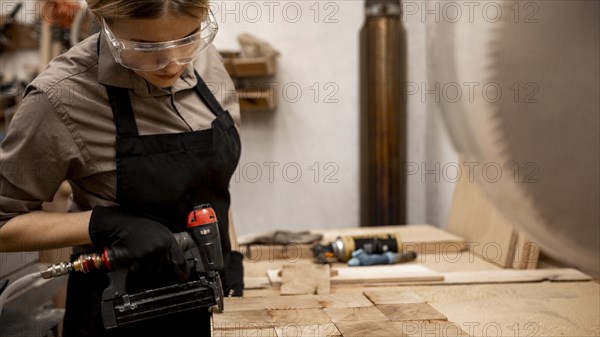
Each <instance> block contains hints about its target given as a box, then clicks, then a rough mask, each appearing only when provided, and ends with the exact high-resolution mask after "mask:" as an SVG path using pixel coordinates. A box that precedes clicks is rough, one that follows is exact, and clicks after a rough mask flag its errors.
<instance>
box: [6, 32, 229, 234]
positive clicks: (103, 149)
mask: <svg viewBox="0 0 600 337" xmlns="http://www.w3.org/2000/svg"><path fill="white" fill-rule="evenodd" d="M98 39H99V40H98ZM98 42H99V43H98ZM194 69H195V70H196V71H197V72H198V74H200V76H201V77H202V78H203V79H204V81H205V82H206V84H207V85H208V87H209V88H210V90H211V91H212V92H213V94H214V95H215V97H216V99H217V100H218V101H219V103H221V105H222V106H223V109H225V110H228V111H229V113H230V114H231V116H232V117H233V119H234V121H235V124H236V127H239V123H240V114H239V105H238V103H237V97H236V94H235V87H234V85H233V82H232V80H231V78H230V76H229V75H228V73H227V72H226V71H225V68H224V66H223V63H222V60H221V57H220V55H219V53H218V51H217V50H216V48H214V47H213V46H211V47H210V48H209V49H208V50H206V51H205V52H204V53H203V54H202V55H201V56H200V57H199V58H198V59H197V60H195V61H194V63H193V64H190V65H189V66H188V67H187V69H186V70H185V71H184V73H183V74H182V76H181V77H180V78H179V79H178V80H177V81H176V82H175V84H174V85H173V86H172V87H170V88H165V89H163V88H157V87H155V86H153V85H151V84H149V83H148V82H147V81H146V80H144V79H143V78H142V77H140V76H138V75H137V74H135V73H134V72H133V71H131V70H129V69H126V68H124V67H122V66H121V65H119V64H118V63H116V62H115V61H114V59H113V57H112V55H111V53H110V50H109V49H108V45H107V44H106V41H105V39H104V38H103V36H100V37H99V36H98V35H97V34H96V35H93V36H91V37H89V38H87V39H86V40H84V41H82V42H81V43H79V44H78V45H76V46H74V47H73V48H71V49H70V50H69V51H67V52H66V53H64V54H62V55H60V56H58V57H57V58H55V59H54V60H53V61H52V62H51V63H50V64H49V66H48V68H47V69H46V70H44V71H43V72H42V73H41V74H40V75H39V76H37V77H36V78H35V79H34V80H33V81H32V83H30V85H29V86H28V88H27V90H26V93H25V96H24V98H23V100H22V101H21V103H20V105H19V108H18V110H17V112H16V113H15V115H14V117H13V119H12V120H11V122H10V125H9V128H8V130H7V134H6V137H5V139H4V140H3V141H2V144H1V145H0V226H1V225H2V224H4V223H5V222H6V221H8V220H9V219H11V218H12V217H14V216H17V215H19V214H23V213H27V212H31V211H34V210H39V209H41V207H42V202H44V201H51V200H52V198H53V197H54V195H55V193H56V191H57V190H58V188H59V186H60V184H61V183H62V182H63V181H65V180H66V181H68V182H69V183H70V185H71V188H72V191H73V194H72V207H71V210H73V211H77V210H88V209H91V208H93V207H94V206H96V205H111V204H114V203H115V200H116V162H115V136H116V135H115V124H114V122H113V116H112V110H111V108H110V105H109V103H108V97H107V94H106V90H105V87H104V86H103V85H104V84H107V85H112V86H117V87H122V88H127V89H129V92H130V98H131V104H132V108H133V111H134V114H135V119H136V123H137V126H138V130H139V133H140V134H142V135H146V134H161V133H176V132H187V131H196V130H202V129H207V128H210V127H211V122H212V121H213V119H214V118H215V116H214V114H213V113H212V112H211V111H210V110H209V108H208V107H207V106H206V105H205V104H204V102H202V100H201V99H200V97H199V96H198V95H197V94H196V91H195V85H196V77H195V76H194ZM174 174H176V172H174Z"/></svg>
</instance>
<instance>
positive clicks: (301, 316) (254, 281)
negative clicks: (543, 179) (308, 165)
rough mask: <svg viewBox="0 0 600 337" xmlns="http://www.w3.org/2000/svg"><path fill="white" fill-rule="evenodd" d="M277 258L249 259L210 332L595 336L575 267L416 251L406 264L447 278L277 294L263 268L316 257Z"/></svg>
mask: <svg viewBox="0 0 600 337" xmlns="http://www.w3.org/2000/svg"><path fill="white" fill-rule="evenodd" d="M269 249H271V250H273V249H275V250H276V249H277V248H273V247H270V248H269ZM275 256H277V254H273V251H271V252H270V253H269V254H263V259H257V258H256V255H255V256H254V257H253V258H251V259H247V260H246V261H245V263H244V268H245V284H246V289H245V292H244V297H243V298H226V302H225V312H224V313H221V314H215V315H214V316H213V320H214V321H213V329H214V331H213V335H214V336H271V337H282V336H463V335H464V336H466V335H470V336H600V284H599V283H598V280H597V279H593V278H590V277H589V276H588V275H585V274H581V273H580V272H578V271H576V270H572V269H536V270H510V269H502V268H500V267H498V266H497V265H495V264H492V263H489V262H486V261H485V260H483V259H482V258H480V257H478V256H477V255H474V254H471V253H470V252H468V251H463V252H462V254H460V255H456V254H450V255H448V254H446V255H444V254H439V253H428V254H423V253H421V254H419V256H418V258H417V260H416V261H414V262H409V263H405V264H403V266H410V265H419V266H425V267H427V268H429V269H431V270H433V271H435V272H438V273H440V274H442V275H444V279H445V280H446V281H445V282H440V281H436V282H414V281H413V282H398V283H389V282H387V283H380V284H378V283H376V282H375V283H354V284H334V283H331V289H330V293H329V294H312V295H280V290H281V285H280V284H278V283H275V284H272V283H271V282H269V278H268V277H267V272H268V271H269V270H271V271H272V270H278V269H282V268H283V267H284V266H294V265H298V264H304V263H306V264H310V263H312V259H311V257H310V256H307V255H306V254H304V255H303V256H301V257H300V258H294V259H277V258H274V257H275ZM396 266H399V265H396ZM336 267H345V266H344V265H343V264H334V265H332V268H336ZM389 267H390V268H394V267H395V266H389ZM550 267H552V266H550ZM355 268H364V267H355ZM307 277H308V276H307ZM469 280H473V281H472V283H470V281H469Z"/></svg>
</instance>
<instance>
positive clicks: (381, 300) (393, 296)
mask: <svg viewBox="0 0 600 337" xmlns="http://www.w3.org/2000/svg"><path fill="white" fill-rule="evenodd" d="M363 294H364V295H365V296H367V297H368V298H369V300H371V302H373V303H375V304H406V303H425V300H423V299H422V298H421V296H419V295H417V294H416V293H414V292H412V291H410V290H391V289H386V288H383V289H366V290H364V291H363Z"/></svg>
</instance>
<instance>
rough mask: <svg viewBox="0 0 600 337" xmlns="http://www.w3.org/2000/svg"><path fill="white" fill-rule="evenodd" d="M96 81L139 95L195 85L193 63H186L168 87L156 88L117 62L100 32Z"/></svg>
mask: <svg viewBox="0 0 600 337" xmlns="http://www.w3.org/2000/svg"><path fill="white" fill-rule="evenodd" d="M98 38H99V39H100V40H99V44H98V47H99V50H98V82H99V83H102V84H105V85H111V86H114V87H119V88H125V89H132V90H133V91H134V92H135V94H136V95H138V96H141V97H150V96H162V95H170V94H172V93H175V92H177V91H180V90H185V89H191V88H193V87H195V86H196V76H195V75H194V66H193V64H194V63H195V62H193V63H190V64H188V66H187V68H186V69H185V70H184V71H183V74H182V75H181V77H179V78H178V79H177V81H175V83H174V84H173V85H172V86H171V87H170V88H158V87H156V86H154V85H152V84H150V83H148V81H146V80H145V79H143V78H142V77H140V76H139V75H137V74H136V73H135V72H134V71H133V70H131V69H127V68H125V67H123V66H121V65H120V64H118V63H117V62H116V61H115V59H114V57H113V56H112V54H111V52H110V49H109V47H108V43H107V42H106V39H105V38H104V34H103V33H102V32H101V33H100V34H99V35H98Z"/></svg>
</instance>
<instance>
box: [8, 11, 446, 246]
mask: <svg viewBox="0 0 600 337" xmlns="http://www.w3.org/2000/svg"><path fill="white" fill-rule="evenodd" d="M0 3H2V8H3V9H7V10H8V8H9V7H10V6H8V5H7V4H10V3H12V2H7V1H0ZM423 4H424V2H414V1H412V2H405V5H404V9H405V10H406V12H407V14H405V15H404V16H403V17H402V20H403V24H404V28H405V29H406V34H407V47H408V82H410V83H411V84H413V85H415V86H416V87H415V86H413V88H418V91H417V92H413V93H412V94H411V95H409V101H408V139H409V141H408V161H409V162H411V167H412V168H418V171H416V172H414V173H413V174H411V175H410V176H409V177H408V198H407V199H408V207H407V211H408V223H430V224H433V225H436V226H440V227H444V226H445V224H446V218H447V215H448V210H449V208H450V201H451V197H452V192H453V188H454V186H453V184H452V183H451V182H448V181H445V180H444V179H443V176H442V174H441V172H440V170H441V168H442V167H443V166H444V165H445V164H446V163H451V162H455V161H456V159H455V157H456V155H455V153H454V151H453V149H452V146H451V144H450V143H449V140H448V136H447V134H446V132H445V130H444V127H443V125H442V124H441V120H440V119H439V116H438V115H437V111H436V109H437V107H436V104H435V99H434V95H431V94H426V92H425V91H424V90H427V89H431V88H432V87H433V86H430V85H428V84H427V83H426V81H427V69H426V61H427V51H426V33H427V24H428V23H429V22H427V21H432V20H434V19H435V16H432V15H430V14H427V15H425V14H424V13H425V9H424V7H421V6H423ZM5 5H6V6H5ZM7 6H8V7H7ZM26 6H29V7H26V8H28V9H30V11H28V12H32V11H33V9H35V2H34V1H26ZM406 6H411V7H410V8H408V7H406ZM414 6H417V7H416V8H415V7H414ZM30 7H31V8H30ZM11 8H12V7H11ZM212 9H213V12H214V13H215V16H216V18H217V20H218V23H219V25H220V31H219V34H218V36H217V38H216V40H215V45H216V47H217V48H219V49H220V50H226V49H227V50H237V49H239V45H238V42H237V36H238V34H240V33H243V32H247V33H251V34H253V35H254V36H256V37H258V38H261V39H263V40H265V41H267V42H269V43H270V44H272V45H273V46H274V47H275V48H276V49H277V50H278V51H279V52H280V53H281V55H280V57H279V60H278V72H277V76H276V77H275V78H274V79H273V82H274V84H273V88H274V89H275V91H274V92H275V96H276V99H277V101H278V109H277V111H274V112H272V113H246V114H243V115H242V130H241V132H242V134H241V136H242V142H243V143H242V158H241V161H240V166H239V168H238V171H237V173H236V176H235V177H234V179H233V181H232V198H233V215H234V221H235V224H236V229H237V232H238V235H243V234H246V233H250V232H264V231H271V230H275V229H288V230H305V229H312V228H319V227H346V226H358V225H359V220H358V219H359V204H358V203H359V195H358V193H359V180H358V174H359V172H358V167H359V157H358V155H359V144H358V141H359V137H358V135H359V125H358V120H359V82H358V81H359V63H358V62H359V60H358V55H359V49H358V34H359V30H360V28H361V26H362V24H363V22H364V1H362V0H338V1H319V0H297V1H241V0H227V1H213V2H212ZM2 14H4V13H2ZM23 56H24V54H17V55H14V54H13V55H3V56H2V57H0V60H2V62H0V71H1V72H2V74H5V76H6V77H8V78H12V77H23V76H25V77H28V73H29V72H30V71H31V69H35V62H39V61H37V59H36V55H35V53H34V54H32V53H28V55H27V56H26V57H23ZM25 68H27V70H26V69H25ZM426 170H429V171H428V172H430V173H428V174H426ZM431 170H433V172H434V173H431V172H432V171H431Z"/></svg>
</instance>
